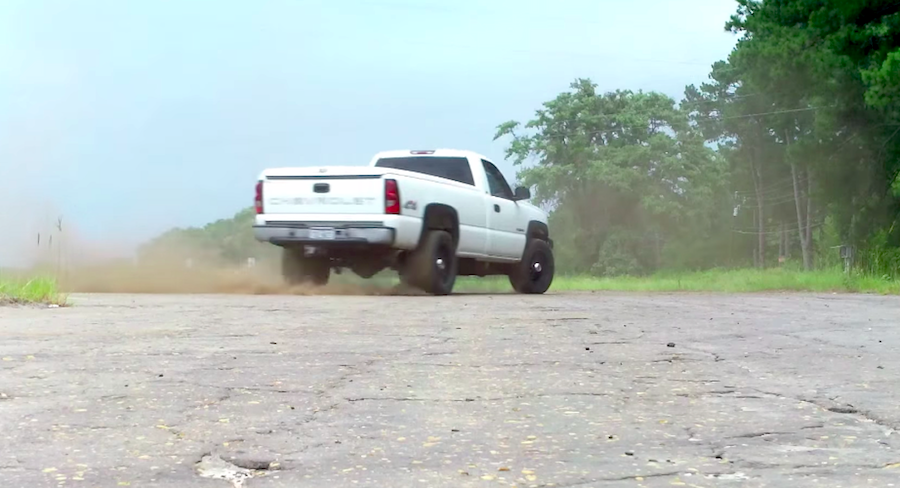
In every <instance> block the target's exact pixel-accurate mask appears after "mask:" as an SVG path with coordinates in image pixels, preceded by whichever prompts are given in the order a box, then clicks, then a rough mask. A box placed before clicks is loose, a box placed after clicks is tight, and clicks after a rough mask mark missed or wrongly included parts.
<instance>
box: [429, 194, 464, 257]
mask: <svg viewBox="0 0 900 488" xmlns="http://www.w3.org/2000/svg"><path fill="white" fill-rule="evenodd" d="M431 230H444V231H447V232H449V233H450V237H451V239H452V240H453V248H454V249H455V248H456V247H457V246H458V245H459V213H458V212H457V211H456V209H455V208H453V207H451V206H450V205H446V204H443V203H429V204H428V205H426V206H425V212H424V214H423V216H422V231H421V232H420V233H419V243H421V242H422V239H423V238H424V237H425V233H427V232H428V231H431Z"/></svg>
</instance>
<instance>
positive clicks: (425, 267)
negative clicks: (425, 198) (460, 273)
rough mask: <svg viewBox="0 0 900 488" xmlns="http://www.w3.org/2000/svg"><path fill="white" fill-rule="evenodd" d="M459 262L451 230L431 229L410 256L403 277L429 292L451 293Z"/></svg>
mask: <svg viewBox="0 0 900 488" xmlns="http://www.w3.org/2000/svg"><path fill="white" fill-rule="evenodd" d="M458 265H459V260H458V259H457V258H456V246H454V245H453V237H451V236H450V233H449V232H447V231H443V230H430V231H428V232H427V233H425V235H424V236H422V240H421V242H419V246H418V247H417V248H416V250H415V251H413V252H412V253H411V254H410V256H409V258H408V259H407V260H406V264H405V266H404V268H405V269H403V272H402V273H401V279H402V280H403V281H404V282H405V283H406V284H408V285H411V286H413V287H416V288H418V289H420V290H422V291H424V292H425V293H429V294H432V295H449V294H450V293H451V292H452V291H453V285H454V284H455V283H456V273H457V267H458Z"/></svg>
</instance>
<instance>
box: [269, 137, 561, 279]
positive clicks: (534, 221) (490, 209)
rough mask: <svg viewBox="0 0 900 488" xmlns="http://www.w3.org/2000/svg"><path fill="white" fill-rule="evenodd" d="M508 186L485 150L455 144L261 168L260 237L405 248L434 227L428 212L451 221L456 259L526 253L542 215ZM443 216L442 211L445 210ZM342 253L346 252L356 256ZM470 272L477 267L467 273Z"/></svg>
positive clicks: (540, 230)
mask: <svg viewBox="0 0 900 488" xmlns="http://www.w3.org/2000/svg"><path fill="white" fill-rule="evenodd" d="M529 197H530V194H529V192H528V190H527V189H524V188H519V189H517V191H516V192H514V191H513V190H512V189H511V188H510V187H509V185H508V184H507V182H506V181H505V179H504V178H503V175H502V174H501V173H500V171H499V170H498V169H497V168H496V166H495V165H494V164H493V163H492V162H490V161H489V160H488V159H487V158H486V157H484V156H482V155H480V154H477V153H474V152H471V151H460V150H453V149H437V150H430V151H410V150H398V151H385V152H380V153H378V154H376V155H375V156H374V157H373V158H372V160H371V162H370V164H369V165H368V166H364V167H360V166H323V167H302V168H300V167H298V168H293V167H287V168H271V169H266V170H264V171H263V172H262V173H261V174H260V175H259V182H258V184H257V202H256V207H257V209H256V210H257V215H256V219H255V223H254V235H255V237H256V239H257V240H259V241H263V242H270V243H272V244H275V245H279V246H282V247H297V246H304V247H311V248H322V249H326V250H327V249H335V250H337V249H341V246H344V245H350V246H351V247H349V248H348V247H345V249H353V251H352V252H353V253H355V254H354V255H355V256H361V255H364V254H365V253H366V252H367V251H366V249H367V248H371V249H382V250H383V249H385V248H387V249H390V250H393V251H400V252H403V251H406V252H411V251H414V250H415V249H417V247H418V246H419V243H420V240H421V239H422V236H423V235H424V231H428V230H429V228H430V227H433V225H432V224H430V223H429V219H431V220H433V217H434V215H430V216H429V214H430V213H433V212H436V211H437V210H441V211H442V215H444V216H445V217H447V216H450V217H452V219H449V220H454V222H452V225H451V224H446V223H445V224H444V225H443V227H444V228H445V229H446V230H447V231H448V232H451V233H452V234H453V239H454V241H455V254H456V256H457V258H460V259H464V260H474V261H477V262H482V263H516V262H519V261H520V260H522V259H523V252H524V251H525V249H526V243H527V242H528V239H529V237H531V236H530V235H529V234H540V237H541V238H543V239H544V240H546V241H547V242H549V243H550V244H551V245H552V241H550V239H549V229H548V227H547V215H546V213H545V212H544V211H542V210H541V209H539V208H538V207H536V206H534V205H531V204H530V203H528V202H527V201H525V200H527V198H529ZM445 220H448V219H445ZM348 253H349V251H348V252H345V253H344V257H345V258H347V259H351V258H352V257H353V256H351V255H350V254H348ZM472 274H475V273H474V272H473V273H472Z"/></svg>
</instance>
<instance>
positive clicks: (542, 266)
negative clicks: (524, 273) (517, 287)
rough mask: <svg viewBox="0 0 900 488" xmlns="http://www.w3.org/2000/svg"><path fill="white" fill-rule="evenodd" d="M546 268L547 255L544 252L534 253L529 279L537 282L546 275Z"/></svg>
mask: <svg viewBox="0 0 900 488" xmlns="http://www.w3.org/2000/svg"><path fill="white" fill-rule="evenodd" d="M546 270H547V257H546V256H545V255H544V253H543V252H536V253H534V256H532V257H531V262H530V263H529V265H528V279H529V280H530V281H531V282H532V283H537V282H538V281H540V280H541V278H542V277H543V276H544V272H545V271H546Z"/></svg>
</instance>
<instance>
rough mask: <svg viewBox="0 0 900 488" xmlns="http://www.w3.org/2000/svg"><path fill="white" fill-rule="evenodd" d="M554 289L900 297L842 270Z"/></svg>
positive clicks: (681, 276) (710, 274) (890, 287)
mask: <svg viewBox="0 0 900 488" xmlns="http://www.w3.org/2000/svg"><path fill="white" fill-rule="evenodd" d="M454 291H456V292H461V293H462V292H504V291H511V286H510V284H509V280H507V279H506V278H505V277H490V278H481V279H478V278H459V280H458V281H457V286H456V287H454ZM550 291H626V292H674V291H694V292H724V293H747V292H764V291H805V292H854V293H855V292H862V293H879V294H900V279H895V278H894V277H891V276H874V275H866V274H859V273H850V274H844V272H843V271H842V270H840V269H824V270H816V271H808V272H807V271H799V270H791V269H777V268H776V269H766V270H759V269H734V270H726V269H715V270H709V271H700V272H693V273H660V274H656V275H652V276H646V277H632V276H623V277H610V278H597V277H592V276H560V275H557V276H556V277H555V278H554V280H553V285H552V286H551V287H550Z"/></svg>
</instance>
